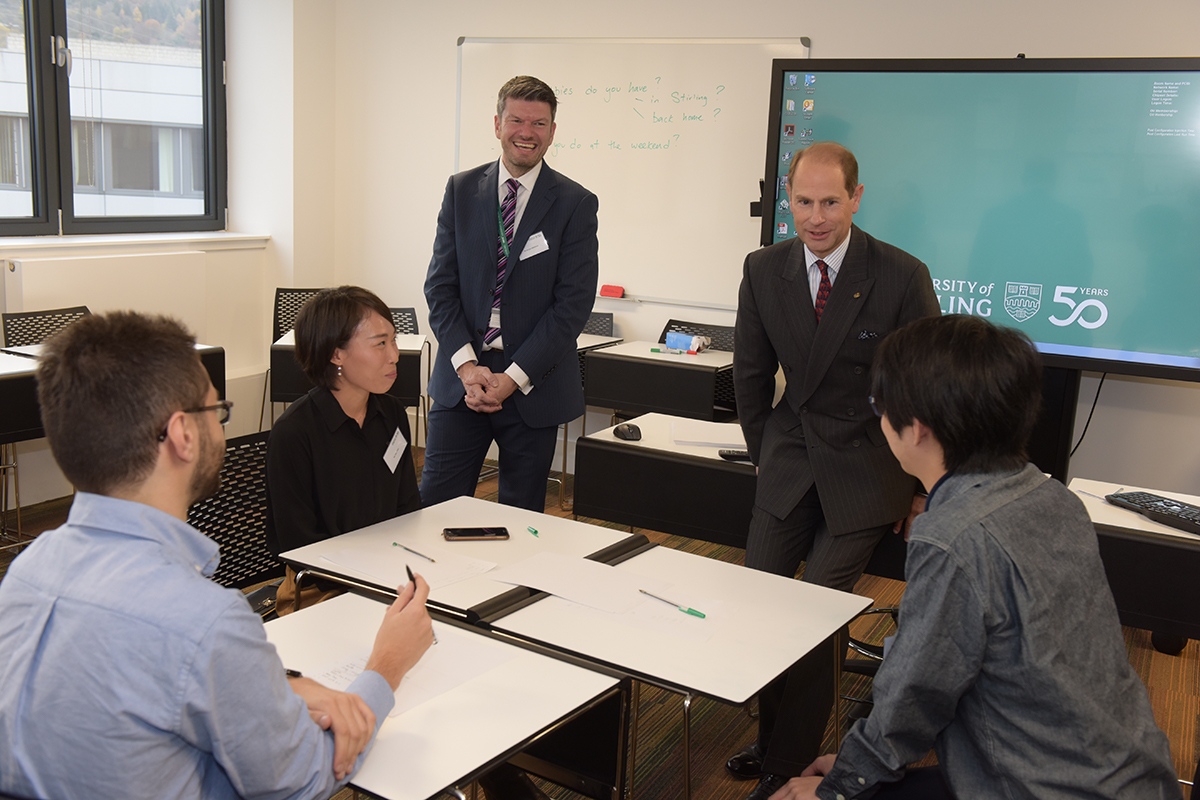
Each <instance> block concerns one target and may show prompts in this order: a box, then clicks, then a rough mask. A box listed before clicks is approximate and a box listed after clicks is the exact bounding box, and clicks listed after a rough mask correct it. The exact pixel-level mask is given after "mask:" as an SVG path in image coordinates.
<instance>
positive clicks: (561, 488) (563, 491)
mask: <svg viewBox="0 0 1200 800" xmlns="http://www.w3.org/2000/svg"><path fill="white" fill-rule="evenodd" d="M569 427H571V423H570V422H564V423H563V457H562V472H561V473H559V475H560V476H561V477H562V480H560V481H559V482H558V508H559V510H560V511H569V510H570V509H568V508H567V428H569Z"/></svg>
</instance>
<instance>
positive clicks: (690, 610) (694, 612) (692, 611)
mask: <svg viewBox="0 0 1200 800" xmlns="http://www.w3.org/2000/svg"><path fill="white" fill-rule="evenodd" d="M638 591H639V592H641V593H642V594H644V595H649V596H650V597H653V598H654V599H655V600H661V601H662V602H664V603H666V604H668V605H672V606H675V607H676V608H678V609H679V610H680V611H682V612H683V613H685V614H691V615H692V616H693V617H699V618H700V619H704V618H705V617H704V614H702V613H700V612H699V611H697V610H696V609H694V608H687V607H686V606H681V605H679V603H676V602H674V601H673V600H668V599H667V598H665V597H659V596H658V595H656V594H653V593H652V592H647V591H646V590H645V589H638Z"/></svg>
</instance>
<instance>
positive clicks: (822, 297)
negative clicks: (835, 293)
mask: <svg viewBox="0 0 1200 800" xmlns="http://www.w3.org/2000/svg"><path fill="white" fill-rule="evenodd" d="M813 264H815V265H816V267H817V269H819V270H821V285H820V286H818V287H817V299H816V301H815V302H814V303H813V308H814V309H815V310H816V312H817V322H820V321H821V312H822V311H824V310H825V301H826V300H828V299H829V290H830V289H832V288H833V284H832V283H830V282H829V270H827V269H826V268H825V262H824V261H821V260H820V259H817V260H816V261H814V262H813Z"/></svg>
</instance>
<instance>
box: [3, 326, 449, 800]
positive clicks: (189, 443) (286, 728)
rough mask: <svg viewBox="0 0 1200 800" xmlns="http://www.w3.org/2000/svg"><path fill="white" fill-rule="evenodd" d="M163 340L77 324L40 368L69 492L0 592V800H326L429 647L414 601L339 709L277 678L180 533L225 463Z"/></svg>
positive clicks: (219, 416) (140, 331) (189, 538)
mask: <svg viewBox="0 0 1200 800" xmlns="http://www.w3.org/2000/svg"><path fill="white" fill-rule="evenodd" d="M193 344H194V340H193V338H192V337H191V336H190V335H189V334H188V333H187V331H186V330H184V329H183V328H182V326H180V325H179V324H178V323H176V322H174V321H172V320H169V319H166V318H163V317H157V318H149V317H145V316H142V315H138V314H134V313H114V314H110V315H105V316H99V315H98V316H92V317H88V318H86V319H84V320H82V321H80V322H78V323H76V324H74V325H72V326H71V327H70V328H68V329H67V330H66V331H64V332H63V333H62V334H60V335H59V336H58V337H56V338H55V339H53V340H52V341H51V342H50V343H49V344H48V345H47V351H46V353H45V355H44V357H43V359H42V361H41V363H40V365H39V367H38V391H39V399H40V402H41V407H42V420H43V424H44V426H45V429H46V436H47V438H48V440H49V442H50V447H51V450H52V451H53V453H54V457H55V460H56V461H57V462H58V464H59V466H60V468H61V469H62V471H63V473H64V474H65V475H66V476H67V478H68V479H69V480H70V481H71V482H72V483H73V484H74V485H75V486H76V487H77V489H78V490H79V493H78V494H77V496H76V498H75V502H74V504H73V505H72V508H71V513H70V516H69V518H68V520H67V523H66V524H65V525H64V526H62V527H61V528H58V529H57V530H54V531H50V532H47V533H44V534H42V535H41V536H40V537H38V539H37V541H35V542H34V543H33V544H32V545H31V546H30V547H29V548H28V549H27V550H26V552H25V553H23V554H22V555H21V556H20V557H18V558H17V559H16V561H14V562H13V565H12V567H11V568H10V569H9V571H8V573H7V575H6V576H5V577H4V580H3V581H2V582H0V675H3V676H4V679H3V681H0V790H2V791H4V792H7V793H12V794H16V795H19V796H27V797H34V796H36V797H51V798H56V800H59V799H65V798H74V797H87V798H107V797H120V798H130V797H147V798H167V797H172V798H174V797H180V798H185V797H186V798H193V797H194V798H225V797H230V798H232V797H271V798H284V797H297V798H300V797H328V796H329V795H331V794H332V793H333V792H334V791H336V790H337V789H338V788H340V786H342V785H343V784H344V783H346V782H347V781H348V780H349V779H350V777H351V776H352V775H353V773H354V771H355V770H356V769H357V767H358V766H359V765H360V764H361V761H362V754H363V753H364V752H365V751H366V749H367V748H368V747H369V746H370V743H371V741H372V740H373V739H374V735H375V732H376V731H377V730H378V726H379V724H380V723H381V722H382V721H383V719H384V718H386V716H387V713H388V712H389V711H390V710H391V708H392V705H393V703H394V697H393V692H394V690H395V689H396V687H397V686H398V685H399V682H400V680H401V678H402V677H403V676H404V674H405V673H406V672H407V671H408V670H409V669H410V668H411V667H412V666H413V665H414V664H415V663H416V662H417V661H418V660H419V659H420V657H421V655H422V654H423V653H424V651H425V650H426V648H427V647H428V646H429V644H430V642H431V641H432V628H431V623H430V620H429V616H428V614H427V613H426V612H425V599H426V597H427V596H428V592H429V587H428V585H427V584H426V583H425V582H424V581H423V580H421V579H419V578H418V580H417V581H416V582H415V586H414V585H413V584H409V585H408V586H407V587H405V590H404V591H403V592H402V593H401V595H400V597H399V598H398V599H397V601H396V603H395V604H393V605H392V606H390V607H388V608H387V610H386V612H385V613H384V614H383V623H382V625H381V627H380V630H379V634H378V636H377V638H376V641H375V646H374V649H373V651H372V653H371V657H370V659H369V660H368V662H367V667H366V671H365V672H363V674H362V675H361V676H359V678H358V679H357V680H356V681H355V682H354V683H353V684H352V685H351V686H350V688H349V691H348V692H347V693H341V692H335V691H333V690H330V689H326V688H325V687H322V686H320V685H319V684H317V683H315V682H314V681H311V680H308V679H305V678H287V677H286V676H285V671H284V666H283V664H282V663H280V661H279V657H278V655H277V654H276V653H275V649H274V647H273V646H272V645H271V644H270V643H268V642H267V639H266V636H265V634H264V631H263V627H262V622H261V620H260V619H259V618H258V616H257V615H256V614H254V613H253V612H252V611H251V609H250V607H249V605H248V604H247V603H246V602H245V600H244V599H243V597H242V596H241V593H240V592H237V591H234V590H229V589H224V588H221V587H220V586H218V585H217V584H215V583H213V582H212V581H211V580H209V576H211V575H212V573H213V572H214V571H215V570H216V567H217V563H218V558H219V556H218V553H217V545H216V544H215V543H214V542H213V541H212V540H210V539H208V538H206V537H205V536H204V535H202V534H201V533H199V532H198V531H196V530H195V529H194V528H192V527H191V526H189V525H188V524H187V522H186V519H187V510H188V507H189V506H190V505H191V504H192V503H194V502H195V501H196V500H198V499H201V498H203V497H206V496H208V495H209V494H211V493H212V492H214V491H215V490H216V488H217V486H218V484H219V480H220V478H219V472H220V467H221V461H222V457H223V455H224V452H225V446H224V444H225V440H224V433H223V430H222V427H221V426H222V424H223V423H224V422H225V421H227V420H228V416H229V408H230V405H231V404H229V403H224V402H218V401H217V395H216V391H215V390H214V389H213V387H212V384H211V383H210V382H209V380H208V377H207V374H206V373H205V372H204V369H203V367H202V366H201V364H200V361H199V358H198V357H197V355H196V352H195V349H194V347H193Z"/></svg>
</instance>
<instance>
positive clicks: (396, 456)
mask: <svg viewBox="0 0 1200 800" xmlns="http://www.w3.org/2000/svg"><path fill="white" fill-rule="evenodd" d="M407 447H408V440H407V439H405V438H404V434H402V433H401V432H400V426H399V425H397V426H396V432H395V433H393V434H392V441H391V442H389V443H388V446H387V450H385V451H384V452H383V463H385V464H387V466H388V469H390V470H391V471H392V474H395V473H396V466H397V465H398V464H399V463H400V456H402V455H404V451H405V449H406V448H407Z"/></svg>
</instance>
